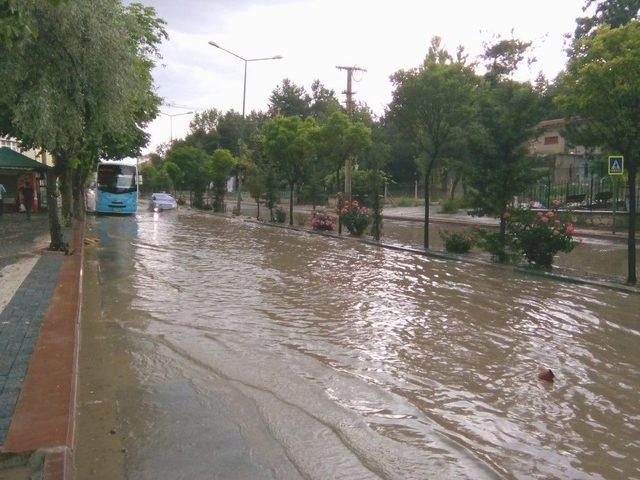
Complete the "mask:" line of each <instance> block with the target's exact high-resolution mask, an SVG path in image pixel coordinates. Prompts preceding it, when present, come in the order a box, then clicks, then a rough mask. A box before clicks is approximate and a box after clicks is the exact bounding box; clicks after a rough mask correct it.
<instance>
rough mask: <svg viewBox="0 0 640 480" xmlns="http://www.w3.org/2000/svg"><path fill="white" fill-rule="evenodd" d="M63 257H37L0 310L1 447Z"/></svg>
mask: <svg viewBox="0 0 640 480" xmlns="http://www.w3.org/2000/svg"><path fill="white" fill-rule="evenodd" d="M63 258H64V257H62V256H60V255H55V256H53V255H52V256H43V257H40V259H39V260H38V261H37V263H36V264H35V266H34V267H33V269H32V270H31V272H30V273H29V275H28V276H27V278H26V279H25V280H24V282H23V284H22V285H21V286H20V288H19V289H18V290H17V292H16V293H15V295H14V296H13V298H12V299H11V301H10V302H9V304H8V305H7V306H6V307H5V308H4V309H3V310H2V311H0V445H1V444H2V443H3V441H4V439H5V435H6V433H7V431H8V429H9V424H10V423H11V417H12V416H13V412H14V409H15V406H16V403H17V401H18V395H19V394H20V389H21V387H22V383H23V381H24V378H25V376H26V373H27V368H28V366H29V362H30V361H31V357H32V355H33V349H34V346H35V343H36V341H37V339H38V334H39V332H40V326H41V325H42V320H43V318H44V315H45V313H46V311H47V308H48V306H49V301H50V300H51V295H52V294H53V290H54V288H55V286H56V282H57V278H58V273H59V272H60V267H61V266H62V261H63Z"/></svg>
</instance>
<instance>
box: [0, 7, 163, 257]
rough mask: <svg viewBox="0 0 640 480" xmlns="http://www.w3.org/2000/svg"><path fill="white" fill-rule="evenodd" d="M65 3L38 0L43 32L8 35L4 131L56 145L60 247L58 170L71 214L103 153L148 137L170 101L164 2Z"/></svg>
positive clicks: (34, 20) (127, 148) (55, 228)
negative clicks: (160, 90) (162, 89)
mask: <svg viewBox="0 0 640 480" xmlns="http://www.w3.org/2000/svg"><path fill="white" fill-rule="evenodd" d="M55 3H57V2H34V3H33V6H32V8H31V9H30V11H29V15H30V17H29V22H30V24H31V25H32V26H33V29H34V30H35V31H37V35H35V36H32V37H29V36H27V37H26V38H23V39H22V40H21V41H20V42H16V43H15V44H13V45H12V46H11V47H8V46H7V45H0V72H1V73H2V77H3V89H2V90H1V91H0V131H1V132H2V133H4V134H9V135H12V136H14V137H16V138H18V139H19V140H20V141H21V142H22V144H23V145H24V146H25V147H33V148H37V149H44V150H46V151H48V152H50V153H51V154H52V155H53V157H54V160H55V165H56V169H55V171H53V172H50V174H49V177H50V178H49V179H48V181H47V184H48V187H49V188H50V189H51V191H50V192H48V198H49V200H50V203H49V206H50V208H49V220H50V230H51V246H50V247H51V248H52V249H59V248H62V247H63V242H62V237H61V234H60V222H59V218H58V215H57V212H58V209H57V197H56V195H55V192H54V191H53V189H54V188H55V184H56V176H57V175H61V178H62V180H63V189H62V193H63V200H64V203H65V208H64V210H65V212H66V213H67V214H69V213H70V212H71V205H72V196H73V197H75V198H77V199H78V200H79V201H81V199H82V198H83V196H82V194H81V193H82V189H83V187H84V183H85V182H86V178H87V175H88V174H89V173H90V172H91V171H92V170H93V168H94V167H95V163H96V161H97V159H98V158H99V157H100V156H122V155H123V154H128V153H130V152H134V151H138V150H139V148H140V146H141V145H143V144H144V143H145V142H146V140H147V137H146V134H145V133H144V127H145V125H146V122H148V121H149V120H150V119H151V118H153V117H154V116H155V113H156V111H157V105H158V103H159V101H160V99H159V97H157V96H156V95H155V93H154V92H153V82H152V77H151V69H152V68H153V64H154V62H153V58H152V56H153V55H155V54H157V50H155V45H156V43H157V42H159V41H160V39H161V38H164V37H165V36H166V33H164V30H163V22H162V21H161V20H159V19H157V18H156V17H155V12H154V10H153V9H150V8H148V7H142V6H140V5H139V4H132V5H129V6H128V7H124V8H123V6H122V5H121V4H120V2H118V1H116V0H96V1H95V2H61V3H60V4H59V5H55ZM74 190H75V195H74V192H73V191H74ZM77 203H79V202H77ZM76 212H79V210H78V209H76Z"/></svg>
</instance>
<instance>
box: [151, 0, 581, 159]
mask: <svg viewBox="0 0 640 480" xmlns="http://www.w3.org/2000/svg"><path fill="white" fill-rule="evenodd" d="M148 3H149V4H151V5H154V6H156V7H157V8H158V11H159V14H160V15H161V16H164V18H165V19H166V20H167V22H168V27H169V29H170V40H169V41H168V42H166V43H165V44H164V45H163V47H162V51H163V54H164V60H163V61H162V63H163V64H164V65H166V66H164V67H158V68H157V69H156V71H155V73H154V75H155V78H156V83H157V85H158V89H159V93H160V95H162V96H163V97H165V98H166V100H167V101H170V102H174V103H178V104H185V105H189V106H194V107H201V108H207V107H216V108H219V109H221V110H227V109H229V108H234V109H236V110H238V111H239V110H241V108H242V81H243V74H244V71H243V70H244V64H243V62H242V61H240V60H239V59H236V58H234V57H233V56H231V55H229V54H227V53H225V52H223V51H221V50H218V49H216V48H214V47H212V46H210V45H208V44H207V42H208V41H209V40H214V41H215V42H217V43H218V44H220V45H221V46H223V47H225V48H227V49H229V50H232V51H234V52H236V53H238V54H239V55H241V56H244V57H245V58H247V57H248V58H254V57H268V56H273V55H277V54H280V55H283V56H284V59H283V60H279V61H265V62H255V63H250V64H249V66H248V74H247V95H246V98H247V107H246V110H247V111H251V110H252V109H265V108H266V106H267V102H268V98H269V95H270V93H271V91H272V90H273V89H274V88H275V87H276V86H277V85H278V84H279V83H280V82H281V81H282V79H283V78H285V77H288V78H290V79H291V80H293V81H294V82H295V83H297V84H302V85H304V86H305V87H306V88H307V89H308V88H309V86H310V84H311V82H312V81H313V80H314V79H316V78H319V79H320V80H321V81H322V82H323V83H324V84H325V85H326V86H327V87H329V88H333V89H334V90H335V91H336V92H338V93H340V92H342V90H343V89H344V87H345V81H346V74H345V73H344V72H341V71H338V70H336V68H335V66H336V65H358V66H362V67H365V68H367V70H368V71H367V73H365V74H363V75H362V78H361V81H360V82H358V83H356V84H355V86H354V89H355V90H356V91H357V97H356V98H357V99H358V100H361V101H365V102H366V103H367V104H369V106H370V107H371V108H373V110H374V111H376V112H378V113H382V111H383V110H384V106H385V105H386V104H387V103H388V102H389V100H390V98H391V88H392V87H391V84H390V82H389V75H391V74H392V73H393V72H395V71H396V70H398V69H400V68H412V67H415V66H416V65H418V64H419V63H420V62H421V61H422V59H423V58H424V55H425V53H426V51H427V48H428V45H429V42H430V39H431V37H433V36H434V35H438V36H440V37H442V39H443V43H444V45H445V46H446V47H447V48H448V49H449V50H451V51H452V52H453V51H455V48H456V46H457V45H460V44H462V45H464V46H465V47H466V50H467V52H468V53H470V54H471V57H475V56H476V55H478V54H479V53H480V52H481V51H482V43H483V41H488V40H490V39H491V36H492V35H494V34H500V35H502V36H507V37H508V36H510V35H511V31H512V30H513V35H514V36H516V37H517V38H521V39H523V40H531V41H533V42H534V45H535V51H534V54H535V56H536V57H537V59H538V62H537V63H536V64H534V65H533V67H532V68H531V69H530V70H529V71H523V72H520V77H523V78H531V79H533V78H535V76H536V75H537V73H538V71H540V70H542V71H544V72H545V73H546V74H547V76H549V77H553V76H555V75H556V74H557V73H558V72H559V71H560V70H561V69H562V68H563V66H564V63H565V60H566V59H565V56H564V51H563V41H564V39H563V35H564V34H565V33H568V32H572V31H573V29H574V25H575V23H574V22H575V18H576V17H577V16H579V15H580V14H581V10H580V7H581V6H582V4H583V0H562V1H559V0H554V1H552V0H540V1H538V2H525V1H515V0H514V1H510V2H506V1H501V0H484V1H482V2H479V1H471V0H469V1H457V2H442V1H427V0H423V1H418V0H396V1H394V2H389V1H375V0H374V1H371V0H370V1H365V0H341V1H340V0H292V1H288V2H285V1H283V2H275V3H274V2H269V1H266V0H265V1H241V2H233V1H215V2H207V1H203V0H189V1H183V2H168V1H167V0H158V1H155V2H154V1H150V2H148ZM165 110H168V113H172V112H179V111H180V110H173V111H171V109H165ZM188 123H189V119H188V118H187V116H182V117H175V118H174V120H173V130H174V137H181V136H184V135H185V134H186V132H187V128H188ZM149 130H150V132H151V134H152V144H151V148H154V147H155V145H157V144H159V143H161V142H164V141H167V140H168V139H169V120H168V118H167V117H161V118H159V119H157V120H156V121H155V122H153V123H152V124H151V125H150V128H149Z"/></svg>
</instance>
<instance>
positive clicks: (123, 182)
mask: <svg viewBox="0 0 640 480" xmlns="http://www.w3.org/2000/svg"><path fill="white" fill-rule="evenodd" d="M98 190H102V191H103V192H110V193H128V192H135V191H136V167H135V166H133V165H99V166H98Z"/></svg>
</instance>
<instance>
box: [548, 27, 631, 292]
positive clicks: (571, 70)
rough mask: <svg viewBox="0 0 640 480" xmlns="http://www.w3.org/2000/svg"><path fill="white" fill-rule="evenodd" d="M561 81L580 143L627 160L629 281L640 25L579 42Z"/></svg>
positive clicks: (562, 102) (562, 100)
mask: <svg viewBox="0 0 640 480" xmlns="http://www.w3.org/2000/svg"><path fill="white" fill-rule="evenodd" d="M580 42H581V45H580V48H579V49H577V51H576V53H575V55H574V56H573V57H572V58H570V60H569V64H568V66H567V71H566V73H565V74H564V75H563V76H562V77H561V91H562V93H561V95H559V98H558V101H559V103H560V105H561V107H562V108H563V109H564V110H565V111H566V113H567V115H568V117H569V125H570V128H569V129H568V133H569V136H570V137H572V139H573V140H574V141H575V142H576V143H578V142H579V143H580V144H583V145H586V146H600V147H603V148H604V149H605V150H607V151H609V152H610V153H612V154H613V153H616V154H622V155H624V164H625V169H626V170H627V172H628V177H627V189H628V194H629V199H630V201H629V234H628V245H627V247H628V255H627V260H628V273H627V282H628V283H629V284H635V283H636V281H637V276H636V239H635V231H636V222H637V219H636V214H637V212H636V201H637V190H636V189H637V187H636V181H637V171H638V163H639V162H640V107H639V106H640V23H638V22H637V21H633V22H630V23H628V24H627V25H625V26H622V27H619V28H611V27H609V26H603V27H601V28H600V29H598V30H597V31H596V32H595V33H594V34H593V36H591V37H585V38H584V39H582V40H580Z"/></svg>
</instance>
